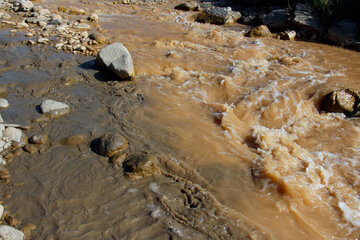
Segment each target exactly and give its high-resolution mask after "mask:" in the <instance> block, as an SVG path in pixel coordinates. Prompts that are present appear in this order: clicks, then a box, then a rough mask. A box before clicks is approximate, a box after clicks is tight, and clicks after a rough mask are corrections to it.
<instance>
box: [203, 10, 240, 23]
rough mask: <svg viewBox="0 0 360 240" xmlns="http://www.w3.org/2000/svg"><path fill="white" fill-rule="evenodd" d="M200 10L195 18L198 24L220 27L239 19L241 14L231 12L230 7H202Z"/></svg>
mask: <svg viewBox="0 0 360 240" xmlns="http://www.w3.org/2000/svg"><path fill="white" fill-rule="evenodd" d="M202 8H203V10H202V12H200V13H199V15H198V16H197V18H196V20H197V21H198V22H204V23H212V24H219V25H222V24H231V23H234V22H237V21H239V20H240V19H241V13H240V12H235V11H232V10H231V8H230V7H227V8H222V7H214V6H205V7H203V6H202Z"/></svg>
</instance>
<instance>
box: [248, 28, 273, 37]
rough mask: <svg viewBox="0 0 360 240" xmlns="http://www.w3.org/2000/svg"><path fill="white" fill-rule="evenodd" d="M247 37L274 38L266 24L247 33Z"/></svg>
mask: <svg viewBox="0 0 360 240" xmlns="http://www.w3.org/2000/svg"><path fill="white" fill-rule="evenodd" d="M245 35H246V36H247V37H268V38H272V37H273V34H272V33H271V32H270V30H269V28H268V27H267V26H266V25H260V26H257V27H254V28H253V29H251V30H250V31H249V32H247V33H246V34H245Z"/></svg>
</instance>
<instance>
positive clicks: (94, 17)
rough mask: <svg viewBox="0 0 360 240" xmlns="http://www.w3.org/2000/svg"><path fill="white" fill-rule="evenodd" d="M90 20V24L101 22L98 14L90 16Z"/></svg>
mask: <svg viewBox="0 0 360 240" xmlns="http://www.w3.org/2000/svg"><path fill="white" fill-rule="evenodd" d="M88 20H89V21H90V22H97V21H99V16H98V15H97V14H96V13H92V14H90V16H89V17H88Z"/></svg>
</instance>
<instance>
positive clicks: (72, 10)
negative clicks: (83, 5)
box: [67, 8, 86, 15]
mask: <svg viewBox="0 0 360 240" xmlns="http://www.w3.org/2000/svg"><path fill="white" fill-rule="evenodd" d="M67 12H68V13H69V14H73V15H85V13H86V12H85V10H84V9H80V8H70V9H69V10H67Z"/></svg>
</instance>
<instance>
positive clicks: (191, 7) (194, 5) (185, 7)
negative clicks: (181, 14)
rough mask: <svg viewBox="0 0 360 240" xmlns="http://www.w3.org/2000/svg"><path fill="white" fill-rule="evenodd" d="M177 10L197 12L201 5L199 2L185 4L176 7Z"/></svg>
mask: <svg viewBox="0 0 360 240" xmlns="http://www.w3.org/2000/svg"><path fill="white" fill-rule="evenodd" d="M175 9H177V10H183V11H196V10H198V9H199V5H198V4H197V2H184V3H180V4H178V5H176V6H175Z"/></svg>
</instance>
